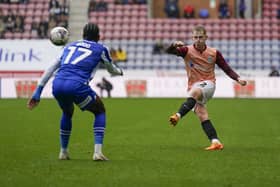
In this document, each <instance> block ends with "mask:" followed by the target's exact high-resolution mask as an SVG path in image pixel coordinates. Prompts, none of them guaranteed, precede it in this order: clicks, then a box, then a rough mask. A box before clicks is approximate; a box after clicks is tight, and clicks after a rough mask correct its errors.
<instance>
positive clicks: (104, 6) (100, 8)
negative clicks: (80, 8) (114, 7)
mask: <svg viewBox="0 0 280 187" xmlns="http://www.w3.org/2000/svg"><path fill="white" fill-rule="evenodd" d="M95 10H96V11H100V12H101V11H107V10H108V5H107V3H106V2H105V1H104V0H100V1H99V2H97V3H96V6H95Z"/></svg>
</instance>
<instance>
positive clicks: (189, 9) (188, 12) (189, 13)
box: [184, 4, 194, 18]
mask: <svg viewBox="0 0 280 187" xmlns="http://www.w3.org/2000/svg"><path fill="white" fill-rule="evenodd" d="M184 18H194V7H193V6H192V5H189V4H187V5H186V6H185V7H184Z"/></svg>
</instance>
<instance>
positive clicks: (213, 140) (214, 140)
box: [211, 138, 221, 143]
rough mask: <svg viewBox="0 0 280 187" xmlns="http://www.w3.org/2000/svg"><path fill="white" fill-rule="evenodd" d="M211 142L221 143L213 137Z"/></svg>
mask: <svg viewBox="0 0 280 187" xmlns="http://www.w3.org/2000/svg"><path fill="white" fill-rule="evenodd" d="M211 143H221V142H220V140H218V139H216V138H214V139H212V140H211Z"/></svg>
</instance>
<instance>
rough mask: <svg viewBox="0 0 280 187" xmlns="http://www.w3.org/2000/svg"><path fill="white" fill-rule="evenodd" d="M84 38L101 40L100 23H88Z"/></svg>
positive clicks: (85, 27) (84, 30)
mask: <svg viewBox="0 0 280 187" xmlns="http://www.w3.org/2000/svg"><path fill="white" fill-rule="evenodd" d="M83 39H85V40H90V41H96V42H97V41H98V40H99V28H98V25H97V24H94V23H87V24H86V25H85V26H84V29H83Z"/></svg>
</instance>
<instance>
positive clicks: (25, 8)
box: [0, 0, 280, 69]
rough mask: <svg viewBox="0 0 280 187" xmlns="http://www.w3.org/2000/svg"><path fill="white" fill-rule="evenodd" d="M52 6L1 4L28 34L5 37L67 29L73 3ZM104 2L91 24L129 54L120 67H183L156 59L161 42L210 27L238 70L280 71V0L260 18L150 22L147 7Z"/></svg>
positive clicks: (35, 1) (42, 1)
mask: <svg viewBox="0 0 280 187" xmlns="http://www.w3.org/2000/svg"><path fill="white" fill-rule="evenodd" d="M50 2H51V0H26V1H24V3H0V16H2V17H7V16H19V17H23V18H24V20H23V29H22V30H20V31H14V30H13V29H12V30H9V29H7V28H5V30H4V32H3V34H0V37H2V38H4V39H39V38H47V37H48V36H47V34H48V30H49V29H50V28H52V27H54V26H56V25H62V26H65V27H67V26H68V17H69V15H68V11H69V1H68V0H52V2H58V4H59V5H58V9H56V8H54V9H51V7H50V6H51V3H50ZM95 2H97V3H98V2H100V0H95ZM104 2H105V3H106V7H105V8H102V9H99V10H95V9H90V10H89V11H88V19H89V21H90V22H94V23H98V24H99V26H100V29H101V30H102V34H103V36H102V38H103V39H104V40H103V41H104V43H105V44H107V45H108V46H109V47H112V48H115V49H117V48H118V47H119V46H120V45H121V47H122V48H123V49H124V50H126V52H127V61H126V62H125V63H119V65H120V66H122V67H123V68H127V69H139V68H140V69H150V68H152V69H158V68H172V69H177V68H183V67H184V64H183V63H182V62H181V61H182V59H180V58H175V60H174V57H171V56H169V55H167V54H152V52H153V50H152V49H153V46H154V44H155V43H156V41H158V40H161V41H162V42H163V43H164V44H167V43H170V42H171V41H174V40H183V41H185V42H186V43H190V41H186V39H187V38H189V36H188V33H190V31H191V29H192V28H193V26H194V25H197V24H202V25H205V27H206V29H207V30H208V31H209V33H208V35H209V41H208V44H209V45H212V46H213V47H216V48H217V49H218V50H220V51H221V52H222V53H223V54H224V56H225V58H226V59H227V60H228V62H229V63H230V64H231V65H232V66H233V67H235V68H239V69H240V68H246V69H270V67H271V66H272V65H275V66H276V67H278V68H280V52H279V51H280V29H279V25H280V24H279V19H277V10H278V6H279V5H278V3H279V0H263V6H262V16H261V18H256V19H255V18H249V19H236V18H230V19H210V18H209V19H194V18H192V19H182V18H181V19H167V18H148V6H147V4H143V3H138V4H137V3H135V4H125V5H123V4H115V0H104ZM55 4H56V3H54V5H55ZM5 22H6V20H5ZM5 24H6V25H7V22H6V23H5ZM221 30H222V32H221ZM0 32H1V29H0ZM244 49H246V51H245V52H244ZM148 62H149V63H148Z"/></svg>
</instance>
